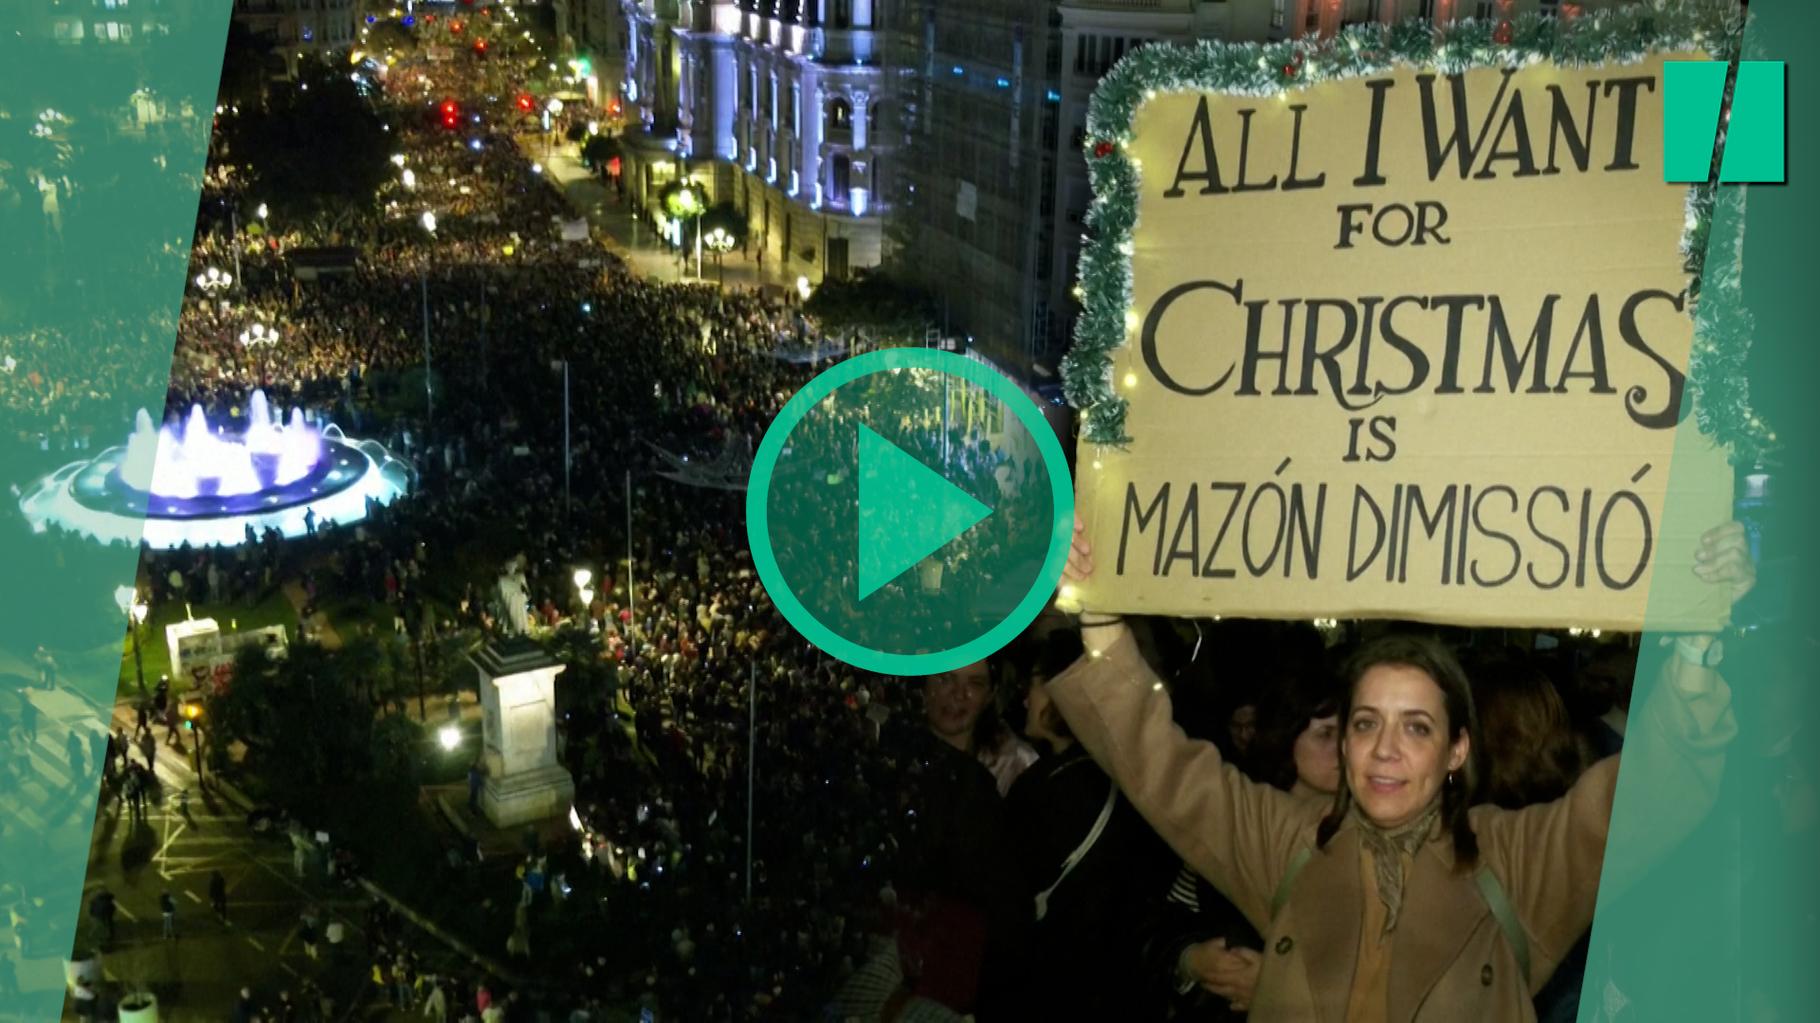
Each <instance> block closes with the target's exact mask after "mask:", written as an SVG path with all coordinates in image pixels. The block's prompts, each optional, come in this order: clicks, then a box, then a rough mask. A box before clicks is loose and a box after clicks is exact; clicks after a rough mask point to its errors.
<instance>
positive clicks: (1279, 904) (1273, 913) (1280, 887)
mask: <svg viewBox="0 0 1820 1023" xmlns="http://www.w3.org/2000/svg"><path fill="white" fill-rule="evenodd" d="M1313 855H1314V847H1313V846H1305V847H1303V848H1301V849H1298V850H1296V854H1295V855H1294V856H1291V857H1290V858H1289V869H1287V870H1285V871H1283V880H1281V881H1278V882H1277V893H1276V894H1275V895H1273V896H1271V897H1270V919H1272V920H1275V919H1276V918H1277V914H1278V913H1280V912H1282V911H1283V904H1284V903H1286V902H1288V901H1289V889H1290V888H1291V887H1293V886H1294V885H1295V876H1296V875H1297V874H1300V873H1301V872H1302V868H1303V867H1305V866H1307V865H1308V858H1309V857H1310V856H1313Z"/></svg>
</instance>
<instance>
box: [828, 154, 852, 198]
mask: <svg viewBox="0 0 1820 1023" xmlns="http://www.w3.org/2000/svg"><path fill="white" fill-rule="evenodd" d="M833 165H834V171H833V178H834V189H833V191H834V203H835V205H837V206H845V205H846V204H847V189H848V188H849V187H850V186H851V185H852V178H853V161H852V160H851V159H850V158H848V156H847V154H846V153H836V154H834V160H833Z"/></svg>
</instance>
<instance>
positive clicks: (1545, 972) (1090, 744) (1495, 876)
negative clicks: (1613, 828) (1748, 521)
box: [1048, 522, 1755, 1023]
mask: <svg viewBox="0 0 1820 1023" xmlns="http://www.w3.org/2000/svg"><path fill="white" fill-rule="evenodd" d="M1695 571H1696V573H1697V574H1699V575H1700V577H1701V578H1702V579H1704V580H1706V581H1708V582H1711V583H1721V584H1725V585H1727V586H1728V587H1729V588H1730V591H1731V594H1732V597H1733V600H1734V601H1735V600H1736V599H1737V598H1738V597H1741V596H1743V595H1744V594H1745V593H1746V592H1748V591H1749V589H1750V587H1751V585H1752V583H1753V582H1754V581H1755V572H1754V569H1753V567H1752V565H1751V564H1750V560H1749V557H1748V554H1747V553H1746V548H1745V541H1744V533H1743V530H1742V528H1741V527H1739V526H1738V525H1737V524H1736V523H1733V524H1730V525H1727V526H1723V527H1721V528H1719V529H1715V530H1713V531H1712V532H1710V533H1708V534H1707V535H1706V536H1705V537H1704V538H1702V543H1701V550H1700V553H1699V567H1698V568H1696V570H1695ZM1092 572H1093V556H1092V551H1091V549H1090V547H1089V545H1088V543H1087V541H1086V534H1085V532H1084V531H1083V530H1082V529H1081V527H1080V524H1079V523H1078V522H1077V523H1076V527H1075V538H1074V548H1073V551H1072V552H1071V554H1070V557H1069V561H1068V571H1067V574H1066V578H1067V579H1069V580H1071V581H1076V582H1078V581H1081V580H1084V579H1086V578H1088V577H1089V576H1090V575H1091V574H1092ZM1081 627H1082V634H1083V637H1084V639H1085V642H1086V646H1087V650H1088V656H1087V657H1085V658H1083V659H1081V660H1080V661H1078V662H1076V663H1075V665H1074V666H1073V667H1072V668H1070V669H1069V670H1068V671H1066V672H1064V673H1063V674H1062V675H1060V676H1058V677H1057V678H1056V679H1054V680H1053V681H1051V682H1050V683H1049V687H1048V688H1049V693H1050V696H1051V698H1052V699H1053V700H1054V702H1055V704H1056V706H1057V707H1059V708H1060V709H1061V711H1062V714H1063V716H1064V717H1065V719H1066V720H1067V722H1068V724H1069V726H1070V727H1071V728H1072V729H1073V731H1074V733H1075V735H1076V736H1077V737H1078V738H1079V739H1080V741H1081V742H1082V743H1083V744H1085V746H1086V747H1087V749H1088V750H1089V751H1090V752H1091V753H1092V754H1093V756H1094V757H1095V758H1096V759H1097V760H1099V762H1100V763H1101V764H1102V765H1103V766H1105V767H1106V769H1107V770H1108V771H1109V772H1110V773H1111V774H1112V775H1113V777H1115V778H1116V779H1118V782H1119V784H1120V785H1121V786H1122V787H1123V789H1124V791H1125V794H1126V795H1127V797H1128V798H1130V800H1131V802H1132V803H1133V804H1134V805H1135V806H1136V807H1137V808H1138V809H1139V810H1140V811H1141V812H1142V813H1143V815H1144V816H1145V818H1147V819H1148V820H1149V821H1150V823H1151V824H1152V825H1153V826H1154V827H1155V828H1156V829H1157V832H1158V833H1159V834H1161V835H1162V837H1163V838H1164V839H1165V840H1166V841H1167V842H1168V843H1169V844H1170V845H1171V846H1172V847H1173V848H1174V849H1175V850H1176V852H1178V853H1180V854H1181V856H1182V857H1183V859H1184V860H1186V861H1187V863H1188V864H1189V865H1190V866H1191V867H1193V868H1194V869H1195V870H1196V871H1198V872H1199V873H1200V874H1201V875H1202V876H1204V877H1206V878H1207V879H1208V880H1209V881H1211V882H1212V883H1213V884H1214V885H1215V886H1216V887H1217V888H1219V889H1220V890H1221V891H1222V892H1223V893H1224V894H1225V895H1226V896H1227V897H1228V898H1229V899H1231V900H1232V902H1233V903H1234V904H1235V905H1236V906H1238V908H1239V910H1240V911H1241V912H1243V913H1244V914H1245V916H1246V917H1247V918H1249V919H1250V920H1251V922H1252V923H1253V924H1254V926H1256V927H1257V929H1258V930H1259V931H1260V932H1261V933H1262V934H1263V935H1264V963H1263V972H1262V974H1261V976H1260V977H1259V980H1258V986H1257V992H1256V996H1255V999H1254V1001H1253V1002H1252V1004H1251V1019H1252V1020H1254V1021H1259V1023H1272V1021H1290V1020H1295V1021H1301V1020H1330V1021H1340V1020H1345V1021H1348V1023H1366V1021H1378V1020H1395V1021H1399V1023H1401V1021H1406V1020H1412V1021H1424V1023H1425V1021H1449V1023H1451V1021H1454V1020H1467V1019H1470V1020H1498V1021H1519V1020H1523V1021H1527V1020H1533V1019H1534V1018H1535V1012H1534V1010H1533V1008H1532V1006H1531V998H1532V997H1533V995H1534V994H1535V992H1536V991H1537V990H1539V989H1540V988H1541V987H1542V985H1543V983H1544V982H1545V981H1547V980H1548V977H1549V974H1550V973H1552V972H1553V971H1554V969H1555V966H1556V965H1557V964H1558V963H1559V962H1560V960H1561V958H1562V957H1563V956H1564V955H1566V953H1567V952H1568V950H1569V949H1570V948H1572V946H1573V945H1574V943H1575V942H1576V941H1577V940H1578V939H1579V938H1580V936H1581V935H1582V934H1583V933H1585V931H1586V930H1587V928H1588V927H1589V926H1590V925H1591V923H1592V918H1593V906H1594V901H1595V898H1596V896H1597V893H1598V888H1599V874H1600V870H1601V869H1602V866H1603V863H1604V860H1605V849H1606V837H1607V833H1608V825H1609V821H1610V817H1611V807H1612V797H1613V790H1614V787H1615V785H1616V781H1617V774H1618V758H1617V757H1612V758H1609V759H1607V760H1605V761H1602V762H1601V763H1599V764H1597V765H1596V766H1594V767H1593V768H1591V769H1590V770H1588V771H1587V772H1586V773H1585V774H1584V775H1583V776H1581V778H1580V779H1579V781H1578V782H1577V783H1576V784H1575V785H1574V786H1573V788H1572V790H1570V791H1569V792H1568V794H1567V795H1566V796H1564V797H1562V798H1561V799H1558V800H1555V801H1554V802H1551V803H1545V804H1541V805H1537V806H1531V807H1527V808H1525V809H1522V810H1516V811H1510V810H1502V809H1498V808H1496V807H1492V806H1478V807H1475V806H1474V805H1473V804H1474V803H1475V802H1476V799H1475V795H1476V793H1475V788H1476V786H1477V782H1478V777H1477V772H1476V769H1475V763H1474V757H1473V752H1474V751H1473V739H1474V736H1473V728H1474V720H1473V708H1472V698H1471V692H1470V690H1469V689H1468V686H1467V681H1466V677H1465V673H1464V672H1463V671H1462V670H1461V669H1460V666H1459V663H1458V662H1457V661H1456V660H1455V659H1454V657H1453V655H1452V654H1451V653H1449V652H1448V651H1447V650H1446V649H1445V648H1444V647H1442V646H1440V645H1439V644H1436V643H1432V642H1430V641H1427V640H1423V639H1417V638H1412V637H1389V638H1386V639H1383V640H1379V641H1376V642H1374V643H1370V644H1367V645H1366V646H1365V647H1364V648H1362V649H1361V650H1360V651H1359V652H1358V654H1357V655H1356V656H1355V657H1354V658H1353V661H1352V663H1351V664H1350V665H1349V666H1348V670H1347V673H1346V681H1347V683H1348V685H1347V688H1346V690H1345V691H1344V694H1343V698H1342V706H1341V710H1340V721H1341V724H1342V730H1341V760H1342V771H1341V774H1342V779H1341V786H1340V791H1339V793H1338V795H1337V796H1336V797H1335V799H1334V800H1333V801H1332V802H1331V803H1327V804H1319V803H1317V804H1312V805H1311V804H1310V803H1308V802H1307V801H1302V800H1297V799H1295V798H1294V797H1292V796H1290V795H1289V794H1288V793H1285V792H1283V791H1281V790H1279V789H1275V788H1272V787H1270V786H1266V785H1262V784H1259V783H1256V782H1253V781H1250V780H1248V779H1246V778H1245V777H1244V776H1243V775H1241V774H1240V773H1239V772H1238V770H1237V769H1235V768H1234V767H1232V766H1231V765H1230V764H1227V763H1224V762H1223V761H1222V760H1221V758H1220V754H1219V752H1218V751H1217V750H1216V749H1215V747H1214V746H1213V745H1212V744H1211V743H1205V742H1196V741H1192V740H1190V739H1188V738H1187V737H1186V736H1185V735H1184V734H1183V733H1182V732H1181V730H1180V729H1178V728H1177V727H1176V726H1175V725H1174V723H1173V722H1172V720H1171V711H1170V704H1169V698H1168V696H1167V695H1166V694H1165V693H1163V692H1162V687H1161V685H1159V684H1158V682H1157V679H1156V676H1155V675H1154V674H1153V673H1152V672H1151V670H1150V668H1149V666H1148V665H1147V664H1146V663H1145V661H1144V659H1143V657H1142V656H1140V655H1139V653H1138V649H1137V643H1136V641H1135V640H1134V639H1133V637H1132V635H1131V633H1130V631H1129V630H1128V629H1127V627H1126V626H1125V624H1124V623H1123V621H1121V620H1120V619H1119V618H1118V617H1117V616H1115V615H1105V614H1098V613H1095V612H1092V611H1088V612H1084V613H1083V614H1082V616H1081ZM1674 645H1675V652H1674V656H1672V657H1670V658H1669V659H1668V661H1667V663H1666V665H1665V666H1664V667H1663V669H1662V673H1661V677H1660V681H1659V684H1658V685H1657V686H1656V688H1655V691H1654V692H1653V693H1652V694H1651V696H1650V698H1649V700H1648V702H1647V703H1645V704H1644V705H1643V709H1642V712H1641V713H1640V714H1639V715H1637V716H1635V717H1633V719H1632V725H1631V737H1630V742H1629V745H1628V746H1627V749H1628V751H1629V753H1630V755H1631V756H1632V757H1633V758H1640V759H1642V760H1643V761H1644V762H1646V763H1648V764H1650V765H1652V767H1651V772H1650V773H1651V777H1650V778H1649V779H1647V784H1650V785H1651V786H1655V785H1662V786H1665V787H1666V791H1668V792H1671V793H1672V798H1664V799H1661V800H1657V801H1653V802H1652V804H1651V806H1652V809H1651V813H1650V815H1648V816H1647V818H1646V819H1636V818H1632V819H1629V820H1627V821H1626V822H1625V823H1627V824H1629V825H1630V826H1631V828H1632V829H1633V830H1634V831H1635V832H1636V833H1635V834H1629V833H1627V834H1625V835H1623V836H1622V838H1621V840H1620V841H1619V842H1616V843H1614V844H1613V849H1614V851H1616V850H1620V849H1621V850H1623V851H1624V852H1625V853H1627V854H1637V853H1640V854H1641V855H1642V856H1644V857H1648V856H1649V855H1651V853H1652V852H1659V851H1662V850H1664V849H1665V848H1666V847H1667V846H1669V845H1670V844H1672V843H1673V842H1675V841H1676V840H1678V839H1679V838H1680V837H1682V836H1684V835H1685V834H1686V833H1687V832H1688V831H1690V830H1691V829H1692V828H1693V826H1694V825H1695V824H1696V823H1697V822H1698V821H1699V819H1700V818H1701V817H1702V816H1704V815H1705V813H1706V812H1707V810H1708V809H1709V808H1710V807H1711V805H1712V802H1713V799H1714V797H1715V795H1716V790H1717V786H1718V782H1719V779H1720V776H1721V775H1722V773H1723V771H1724V764H1725V748H1726V745H1727V743H1728V742H1729V741H1730V740H1731V737H1732V736H1733V734H1734V733H1735V732H1736V726H1735V724H1734V723H1733V720H1732V716H1731V710H1730V705H1731V691H1730V689H1729V688H1728V687H1727V686H1726V684H1725V682H1724V680H1723V679H1721V678H1720V677H1719V675H1718V673H1717V672H1716V671H1715V670H1714V668H1715V666H1716V665H1717V663H1718V659H1719V655H1720V648H1719V646H1718V645H1717V643H1716V641H1715V639H1714V637H1711V636H1693V637H1681V638H1679V639H1677V640H1675V641H1674ZM1637 817H1642V815H1637Z"/></svg>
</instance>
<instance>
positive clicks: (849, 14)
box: [834, 0, 853, 28]
mask: <svg viewBox="0 0 1820 1023" xmlns="http://www.w3.org/2000/svg"><path fill="white" fill-rule="evenodd" d="M834 27H835V28H851V27H853V0H834Z"/></svg>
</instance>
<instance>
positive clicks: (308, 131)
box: [227, 65, 392, 234]
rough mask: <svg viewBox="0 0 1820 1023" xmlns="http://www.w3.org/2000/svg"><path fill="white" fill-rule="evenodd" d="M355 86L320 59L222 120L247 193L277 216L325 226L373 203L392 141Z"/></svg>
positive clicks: (335, 225)
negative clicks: (258, 102) (251, 105)
mask: <svg viewBox="0 0 1820 1023" xmlns="http://www.w3.org/2000/svg"><path fill="white" fill-rule="evenodd" d="M389 139H390V136H388V135H387V134H386V131H385V128H384V126H383V125H382V124H381V123H380V120H379V115H378V114H377V113H376V112H374V110H373V108H372V106H371V104H369V103H368V102H367V100H366V98H365V97H364V96H362V95H361V94H360V91H359V89H358V87H357V86H356V85H355V83H354V82H353V80H352V79H351V78H350V77H349V76H348V75H346V74H341V73H336V72H335V71H333V70H332V69H331V68H329V67H328V66H326V65H309V66H307V67H306V68H305V69H304V70H303V71H302V72H301V73H300V75H299V79H298V81H297V82H296V83H295V84H293V85H289V86H284V87H282V88H279V89H277V90H275V91H274V92H273V93H272V94H271V95H269V96H268V97H266V100H265V102H264V103H263V104H261V105H260V106H259V107H257V108H256V109H253V110H244V109H243V110H242V112H241V116H239V117H236V118H234V119H233V120H231V121H230V122H229V123H228V131H227V142H228V154H229V159H230V162H232V163H234V164H235V165H237V166H238V167H240V168H241V169H242V171H243V172H245V174H246V175H247V177H248V178H249V179H250V181H251V183H252V184H251V189H250V192H249V194H250V195H251V196H254V197H256V200H257V201H259V202H263V203H266V204H267V205H268V206H269V207H270V210H271V216H272V217H273V218H275V219H276V220H277V221H278V222H279V223H284V224H301V223H308V224H314V225H315V226H316V227H317V228H319V229H320V230H322V231H323V232H324V233H325V234H326V233H329V232H333V231H338V230H342V229H344V228H345V227H346V226H347V225H348V223H349V221H350V220H351V218H353V217H355V216H357V215H359V214H360V213H362V212H367V213H370V212H372V211H373V210H374V209H375V205H374V199H375V196H376V195H377V193H378V190H379V187H380V185H381V184H382V183H384V181H385V180H386V178H387V176H388V175H389V174H390V173H391V166H390V163H389V160H390V157H391V148H392V144H391V142H390V141H389Z"/></svg>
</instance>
